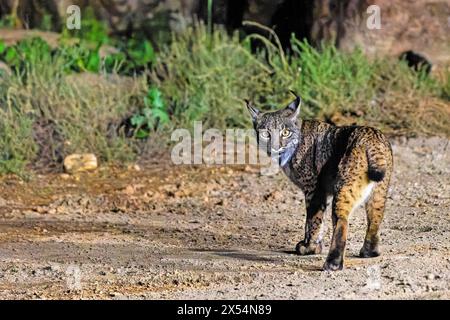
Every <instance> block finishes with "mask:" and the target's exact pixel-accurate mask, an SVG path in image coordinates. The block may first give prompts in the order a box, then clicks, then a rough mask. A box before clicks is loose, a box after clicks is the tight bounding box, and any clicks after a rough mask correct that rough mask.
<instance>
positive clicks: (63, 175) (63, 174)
mask: <svg viewBox="0 0 450 320" xmlns="http://www.w3.org/2000/svg"><path fill="white" fill-rule="evenodd" d="M60 177H61V179H63V180H67V179H70V175H69V174H67V173H62V174H61V175H60Z"/></svg>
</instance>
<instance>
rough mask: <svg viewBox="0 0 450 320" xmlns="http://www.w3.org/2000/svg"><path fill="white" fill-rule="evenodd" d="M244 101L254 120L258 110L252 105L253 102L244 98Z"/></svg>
mask: <svg viewBox="0 0 450 320" xmlns="http://www.w3.org/2000/svg"><path fill="white" fill-rule="evenodd" d="M244 101H245V103H246V104H247V109H248V111H249V112H250V115H251V116H252V120H253V121H255V120H256V118H257V117H258V115H259V114H260V111H259V110H258V109H256V108H255V107H254V106H253V103H252V102H251V101H250V100H247V99H244Z"/></svg>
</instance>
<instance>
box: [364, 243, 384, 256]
mask: <svg viewBox="0 0 450 320" xmlns="http://www.w3.org/2000/svg"><path fill="white" fill-rule="evenodd" d="M379 255H380V250H379V249H378V246H377V245H375V246H374V245H372V244H370V243H366V242H365V243H364V245H363V247H362V248H361V250H360V251H359V256H360V257H361V258H374V257H378V256H379Z"/></svg>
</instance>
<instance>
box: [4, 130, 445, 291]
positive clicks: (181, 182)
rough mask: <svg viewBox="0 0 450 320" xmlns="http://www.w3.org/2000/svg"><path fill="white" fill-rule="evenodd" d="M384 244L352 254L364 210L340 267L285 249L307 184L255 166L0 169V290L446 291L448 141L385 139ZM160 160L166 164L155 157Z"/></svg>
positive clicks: (297, 236)
mask: <svg viewBox="0 0 450 320" xmlns="http://www.w3.org/2000/svg"><path fill="white" fill-rule="evenodd" d="M393 145H394V154H395V174H394V177H393V183H392V188H391V191H390V197H389V200H388V204H387V211H386V218H385V222H384V224H383V228H382V234H381V235H382V246H381V249H382V255H381V256H380V257H377V258H371V259H360V258H358V257H357V254H358V252H359V249H360V247H361V245H362V241H363V237H364V232H365V227H366V224H365V214H364V211H363V209H358V210H357V211H356V212H355V213H354V214H353V216H352V217H351V220H350V234H349V239H348V247H347V254H346V257H347V258H346V268H345V270H344V271H341V272H335V273H328V272H323V271H321V267H322V265H323V262H324V259H325V255H326V253H327V251H328V245H329V239H330V236H331V234H330V233H331V230H330V227H329V226H330V217H329V215H330V213H329V212H328V216H327V219H326V222H327V226H328V228H327V229H328V230H327V236H326V237H325V248H324V252H323V253H322V254H321V255H316V256H306V257H301V256H297V255H295V254H294V253H293V249H294V247H295V245H296V243H297V242H298V241H299V240H301V239H302V237H303V233H304V220H305V208H304V200H303V195H302V194H301V192H300V191H299V190H297V189H296V188H295V187H294V186H293V185H292V184H291V183H290V182H289V181H288V179H287V178H286V177H285V176H283V175H282V174H281V173H280V174H277V175H275V176H261V175H260V174H259V172H260V171H259V169H258V168H255V167H243V166H241V167H237V166H227V167H225V166H224V167H218V166H212V167H206V166H200V167H191V166H173V165H170V164H168V163H169V162H168V161H163V160H156V159H155V160H154V162H153V163H151V162H150V163H146V164H140V167H137V166H133V167H130V168H129V169H126V170H125V169H113V168H100V169H99V170H97V171H96V172H95V173H91V174H84V175H80V176H67V175H61V174H50V175H36V176H34V177H32V178H31V179H30V180H29V181H26V182H24V181H22V180H20V179H18V178H16V177H4V178H2V179H1V180H0V298H2V299H23V298H26V299H30V298H31V299H54V298H59V299H73V298H76V299H79V298H82V299H92V298H100V299H225V298H229V299H241V298H249V299H317V298H319V299H322V298H331V299H368V298H381V299H398V298H400V299H422V298H425V299H450V143H449V140H447V139H443V138H414V139H409V140H406V139H404V138H403V139H398V140H396V141H394V142H393ZM157 161H160V162H165V163H167V165H163V164H158V163H157Z"/></svg>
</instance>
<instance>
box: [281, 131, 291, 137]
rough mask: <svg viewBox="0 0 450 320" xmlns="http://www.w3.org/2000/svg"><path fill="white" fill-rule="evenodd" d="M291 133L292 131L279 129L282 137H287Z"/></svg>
mask: <svg viewBox="0 0 450 320" xmlns="http://www.w3.org/2000/svg"><path fill="white" fill-rule="evenodd" d="M291 134H292V132H291V131H289V130H288V129H283V130H281V136H282V137H283V138H288V137H289V136H290V135H291Z"/></svg>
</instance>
